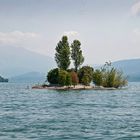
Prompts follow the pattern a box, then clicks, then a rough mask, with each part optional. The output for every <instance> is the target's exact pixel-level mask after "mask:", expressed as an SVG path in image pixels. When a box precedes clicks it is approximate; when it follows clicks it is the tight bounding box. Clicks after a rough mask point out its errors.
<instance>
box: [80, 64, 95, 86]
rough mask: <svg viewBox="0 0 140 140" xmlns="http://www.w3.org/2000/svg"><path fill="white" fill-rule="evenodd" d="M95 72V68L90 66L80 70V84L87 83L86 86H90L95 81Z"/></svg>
mask: <svg viewBox="0 0 140 140" xmlns="http://www.w3.org/2000/svg"><path fill="white" fill-rule="evenodd" d="M93 71H94V70H93V68H92V67H90V66H83V67H82V68H80V69H79V71H78V77H79V82H80V83H81V84H84V85H85V83H86V85H90V83H91V81H92V79H93ZM85 81H86V82H85Z"/></svg>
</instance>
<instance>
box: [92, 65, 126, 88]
mask: <svg viewBox="0 0 140 140" xmlns="http://www.w3.org/2000/svg"><path fill="white" fill-rule="evenodd" d="M93 83H94V84H95V85H97V86H103V87H114V88H119V87H123V86H125V85H127V78H126V77H125V76H123V72H121V71H119V70H117V69H116V68H114V67H112V66H111V63H106V64H105V65H104V67H103V68H101V70H96V71H95V72H94V74H93Z"/></svg>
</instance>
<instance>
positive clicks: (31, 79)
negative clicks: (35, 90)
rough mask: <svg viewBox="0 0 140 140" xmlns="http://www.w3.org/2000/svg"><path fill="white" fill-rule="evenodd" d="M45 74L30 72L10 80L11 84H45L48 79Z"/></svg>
mask: <svg viewBox="0 0 140 140" xmlns="http://www.w3.org/2000/svg"><path fill="white" fill-rule="evenodd" d="M45 78H46V74H45V73H39V72H28V73H24V74H21V75H17V76H14V77H11V78H9V82H19V83H40V82H41V83H43V82H44V81H45V80H46V79H45Z"/></svg>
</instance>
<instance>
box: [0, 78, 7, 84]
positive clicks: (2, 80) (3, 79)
mask: <svg viewBox="0 0 140 140" xmlns="http://www.w3.org/2000/svg"><path fill="white" fill-rule="evenodd" d="M0 82H6V83H7V82H8V79H5V78H3V77H2V76H0Z"/></svg>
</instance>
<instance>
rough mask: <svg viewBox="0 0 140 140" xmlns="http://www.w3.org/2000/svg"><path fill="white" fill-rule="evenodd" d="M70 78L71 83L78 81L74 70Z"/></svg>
mask: <svg viewBox="0 0 140 140" xmlns="http://www.w3.org/2000/svg"><path fill="white" fill-rule="evenodd" d="M71 79H72V85H74V86H75V85H77V84H78V83H79V79H78V75H77V73H76V72H74V71H72V72H71Z"/></svg>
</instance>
